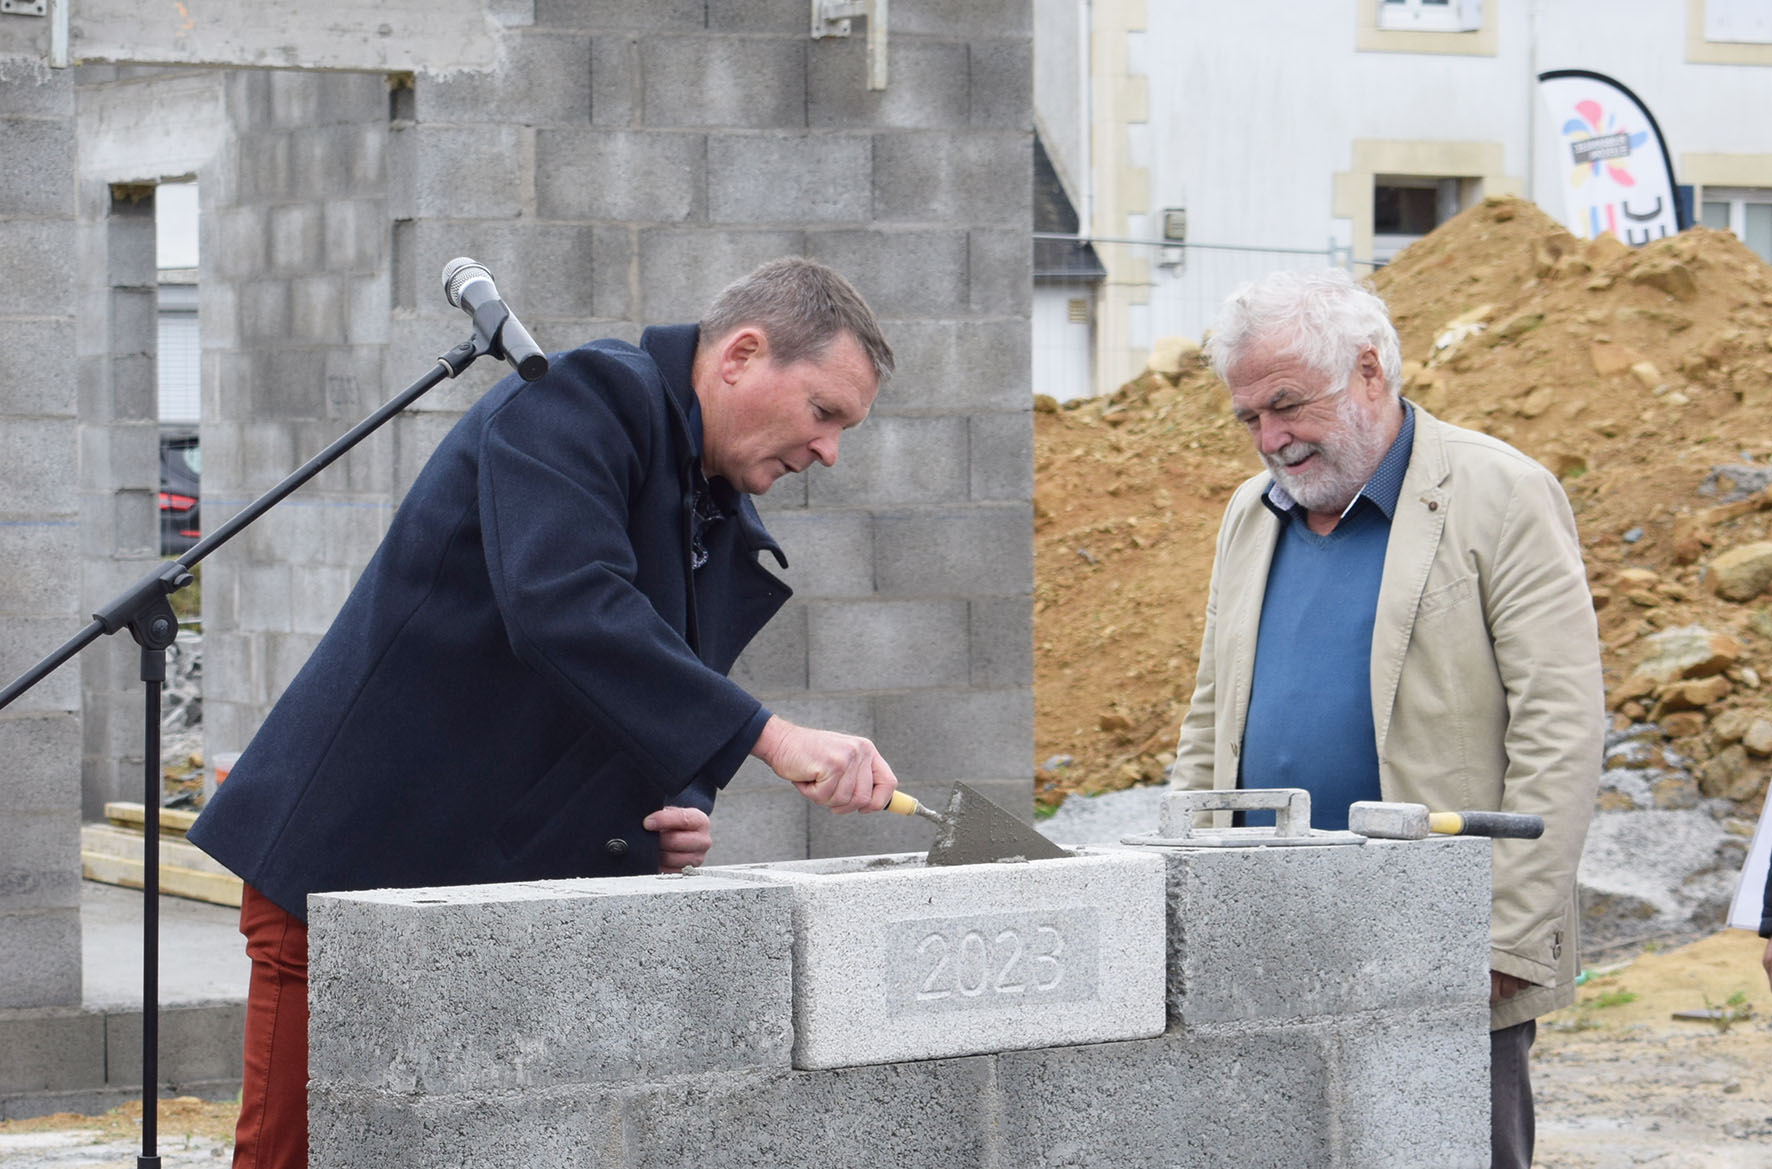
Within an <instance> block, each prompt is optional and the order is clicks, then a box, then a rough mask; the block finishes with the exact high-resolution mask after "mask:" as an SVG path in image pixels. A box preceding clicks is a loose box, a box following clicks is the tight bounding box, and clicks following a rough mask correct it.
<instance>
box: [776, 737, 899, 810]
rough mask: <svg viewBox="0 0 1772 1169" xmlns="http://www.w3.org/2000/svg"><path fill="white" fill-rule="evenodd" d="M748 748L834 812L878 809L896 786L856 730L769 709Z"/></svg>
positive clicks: (889, 769)
mask: <svg viewBox="0 0 1772 1169" xmlns="http://www.w3.org/2000/svg"><path fill="white" fill-rule="evenodd" d="M751 754H753V755H755V756H756V757H757V758H759V759H761V760H762V761H763V762H765V763H767V764H768V765H769V767H770V770H772V771H774V772H775V774H777V775H779V776H781V777H782V778H783V779H786V780H791V781H792V782H793V784H794V786H795V787H797V788H799V789H800V794H801V795H803V796H805V797H806V798H807V799H809V800H811V801H812V802H813V803H815V804H820V805H822V806H824V807H826V808H829V809H830V810H831V811H833V812H836V813H837V814H839V815H841V814H842V813H844V812H878V811H879V810H880V809H881V808H883V807H885V806H886V801H887V800H890V799H891V798H892V791H893V789H894V788H896V787H897V786H898V778H897V777H896V776H894V775H893V774H892V768H890V767H888V766H887V765H886V760H884V759H882V758H881V757H880V752H879V751H878V750H876V749H875V747H874V745H873V744H872V743H871V742H869V741H868V740H866V739H864V738H862V737H861V736H860V735H845V734H842V733H840V732H838V731H819V730H813V729H812V728H810V727H801V726H795V725H794V724H793V723H791V722H788V721H787V720H786V719H783V718H777V717H776V716H774V715H771V716H770V717H769V721H768V722H767V723H766V724H764V727H763V733H762V734H761V735H759V736H757V745H756V746H755V747H752V748H751Z"/></svg>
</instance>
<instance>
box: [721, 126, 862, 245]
mask: <svg viewBox="0 0 1772 1169" xmlns="http://www.w3.org/2000/svg"><path fill="white" fill-rule="evenodd" d="M885 141H890V139H886V140H885ZM875 150H876V146H875V143H874V140H873V138H871V137H869V136H866V135H861V134H815V135H807V134H794V135H777V134H749V135H739V134H715V135H712V136H710V137H709V138H708V215H709V218H710V219H712V220H713V221H714V222H715V223H781V224H812V223H862V222H866V221H868V220H871V219H873V218H874V216H875V214H876V210H875V195H874V188H875V186H876V182H875V178H874V152H875Z"/></svg>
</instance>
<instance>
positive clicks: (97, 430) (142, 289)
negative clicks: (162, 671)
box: [70, 74, 160, 820]
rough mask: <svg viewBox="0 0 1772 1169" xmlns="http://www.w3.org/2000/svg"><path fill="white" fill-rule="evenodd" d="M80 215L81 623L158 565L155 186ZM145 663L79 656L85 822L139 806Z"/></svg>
mask: <svg viewBox="0 0 1772 1169" xmlns="http://www.w3.org/2000/svg"><path fill="white" fill-rule="evenodd" d="M76 77H77V79H78V78H79V75H78V74H76ZM77 207H78V219H79V228H78V234H77V237H76V238H77V248H76V251H75V257H76V261H77V262H76V264H75V265H74V273H75V280H76V282H77V289H78V293H77V295H78V318H77V319H78V328H77V329H76V332H75V336H76V352H77V354H78V361H77V370H78V373H77V378H78V385H79V422H78V427H77V433H78V442H79V463H78V472H77V475H76V481H77V483H78V490H79V495H80V613H81V615H82V616H87V615H90V614H92V613H94V612H96V611H97V610H98V609H100V608H101V607H103V606H104V604H105V603H106V602H107V601H109V600H110V599H111V598H113V597H115V596H117V595H118V594H119V593H121V592H123V590H124V589H126V588H127V587H128V586H129V585H130V584H131V583H133V582H134V581H136V580H139V579H140V578H141V577H142V576H143V575H145V574H146V573H147V572H148V571H149V570H150V569H152V568H153V567H154V565H155V564H157V563H158V562H159V560H160V528H159V520H158V512H157V506H156V505H157V486H158V482H159V465H160V454H159V449H160V448H159V433H160V427H159V402H158V396H157V395H158V391H157V383H156V380H155V370H156V362H155V353H156V350H157V349H158V346H159V341H158V322H157V317H156V313H157V311H158V296H159V293H158V278H157V276H156V269H155V262H154V185H153V184H152V183H151V182H147V183H142V182H135V183H128V182H126V183H118V184H115V185H113V184H112V183H111V182H109V181H108V180H106V179H105V178H103V177H99V176H95V175H91V174H83V175H81V177H80V180H79V193H78V197H77ZM71 632H73V631H72V630H70V633H71ZM141 665H142V663H141V649H140V647H139V646H137V645H136V643H135V642H134V640H132V639H131V638H130V636H129V635H128V634H127V633H119V634H117V635H115V636H113V637H108V638H102V639H100V640H99V641H98V642H95V643H94V644H92V645H91V646H89V647H87V649H86V650H85V651H84V652H82V653H81V655H80V662H79V667H78V668H79V671H80V691H81V693H80V697H81V709H82V711H83V712H84V716H85V717H84V728H83V729H84V735H83V744H82V752H81V755H82V758H81V774H82V782H81V793H82V808H81V814H82V816H83V817H84V818H85V819H87V820H102V819H104V806H105V803H106V802H107V801H109V800H134V801H138V802H139V801H141V800H142V799H143V786H144V777H143V766H142V761H143V758H144V756H143V753H142V746H143V736H144V734H145V727H144V722H145V718H144V715H143V696H144V690H143V684H142V680H141Z"/></svg>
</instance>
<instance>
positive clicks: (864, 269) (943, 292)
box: [806, 196, 1033, 319]
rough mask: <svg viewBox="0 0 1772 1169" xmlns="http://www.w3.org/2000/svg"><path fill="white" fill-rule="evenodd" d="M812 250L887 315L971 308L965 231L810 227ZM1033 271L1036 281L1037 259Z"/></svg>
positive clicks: (949, 313) (923, 315)
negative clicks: (1034, 270)
mask: <svg viewBox="0 0 1772 1169" xmlns="http://www.w3.org/2000/svg"><path fill="white" fill-rule="evenodd" d="M1030 197H1031V196H1030ZM1022 242H1023V243H1024V244H1025V243H1026V242H1027V237H1026V234H1025V233H1023V236H1022ZM1023 250H1027V249H1025V248H1024V249H1023ZM806 254H807V255H808V256H810V257H811V258H812V259H814V260H818V261H819V262H821V263H824V264H829V265H830V266H831V267H833V268H835V269H836V270H837V271H839V272H841V273H843V275H844V276H846V277H848V278H849V281H850V283H852V284H854V285H855V288H856V291H858V292H860V293H861V295H862V297H863V298H864V299H865V300H866V301H867V302H868V306H869V307H870V308H872V309H873V310H874V312H875V313H876V314H877V315H879V316H881V317H885V318H892V317H910V318H916V319H928V318H930V317H951V316H964V315H967V313H968V312H969V311H970V310H969V302H970V293H969V291H968V287H967V277H966V264H967V244H966V237H965V233H964V232H960V231H919V230H906V231H890V232H887V231H844V230H837V231H816V232H808V233H807V236H806ZM1030 255H1031V253H1030ZM1028 271H1029V275H1028V281H1029V283H1030V285H1031V284H1032V281H1033V276H1032V271H1033V269H1032V261H1031V260H1030V261H1029V269H1028ZM1030 295H1031V294H1030ZM996 315H999V316H1001V315H1004V314H1001V313H999V314H996Z"/></svg>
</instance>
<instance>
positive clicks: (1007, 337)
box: [874, 317, 1033, 416]
mask: <svg viewBox="0 0 1772 1169" xmlns="http://www.w3.org/2000/svg"><path fill="white" fill-rule="evenodd" d="M881 327H882V328H883V329H884V330H885V333H886V338H887V340H889V341H890V342H891V343H892V352H893V354H894V356H896V357H897V358H898V370H897V372H895V373H894V374H893V375H892V380H891V381H890V382H889V383H887V386H886V390H885V392H884V393H882V394H881V395H880V398H879V400H878V401H877V402H876V403H875V404H874V412H875V416H879V415H881V414H893V413H900V412H907V411H922V410H926V411H935V412H944V413H945V412H949V411H1008V412H1015V411H1025V410H1026V409H1027V408H1028V403H1029V402H1031V401H1032V400H1033V390H1032V382H1031V380H1030V377H1029V364H1030V361H1029V357H1028V354H1030V353H1031V352H1032V351H1033V338H1032V334H1031V330H1030V326H1029V324H1028V321H1027V319H1026V318H1025V317H1015V318H1004V319H1000V320H994V321H966V322H964V323H962V322H960V321H952V320H949V321H928V320H914V321H887V322H885V323H884V324H883V325H882V326H881Z"/></svg>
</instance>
